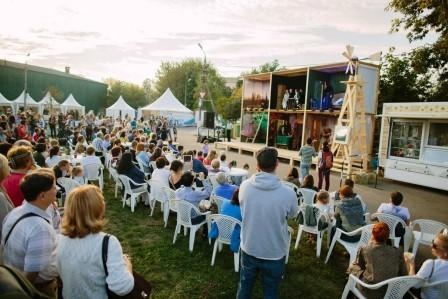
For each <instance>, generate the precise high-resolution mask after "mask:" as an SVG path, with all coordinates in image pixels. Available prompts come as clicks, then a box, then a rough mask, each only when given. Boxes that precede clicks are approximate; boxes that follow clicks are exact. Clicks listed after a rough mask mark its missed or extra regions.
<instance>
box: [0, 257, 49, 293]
mask: <svg viewBox="0 0 448 299" xmlns="http://www.w3.org/2000/svg"><path fill="white" fill-rule="evenodd" d="M0 298H2V299H8V298H10V299H13V298H14V299H31V298H33V299H49V298H50V297H48V296H46V295H44V294H42V293H41V292H39V291H38V290H36V288H35V287H34V286H33V284H32V283H31V282H30V281H29V280H28V279H27V278H26V277H25V276H24V275H23V274H22V273H21V272H20V271H18V270H16V269H14V268H12V267H8V266H5V265H0Z"/></svg>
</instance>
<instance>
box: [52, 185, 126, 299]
mask: <svg viewBox="0 0 448 299" xmlns="http://www.w3.org/2000/svg"><path fill="white" fill-rule="evenodd" d="M104 212H105V203H104V197H103V195H102V193H101V190H100V189H99V188H98V187H96V186H94V185H83V186H79V187H77V188H75V189H73V190H72V191H71V192H70V194H69V195H68V197H67V200H66V202H65V209H64V217H63V219H62V226H61V235H60V237H59V241H58V257H57V262H58V269H59V275H60V277H61V280H62V284H63V286H64V287H63V289H62V295H63V297H64V298H71V299H73V298H86V299H88V298H92V299H94V298H95V299H96V298H104V299H107V298H108V296H107V293H106V288H105V285H106V284H107V287H108V289H109V290H110V291H112V292H113V293H115V294H117V295H119V296H123V295H126V294H129V293H130V292H131V291H132V289H133V287H134V278H133V275H132V264H131V261H130V259H129V258H128V257H127V256H126V255H123V251H122V249H121V245H120V242H119V241H118V239H117V238H116V237H114V236H112V235H110V237H109V245H108V250H107V262H106V267H107V272H108V275H107V276H106V273H105V269H104V267H103V259H102V246H103V239H104V237H105V236H106V234H105V233H103V232H102V230H103V227H104Z"/></svg>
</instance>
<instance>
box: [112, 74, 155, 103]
mask: <svg viewBox="0 0 448 299" xmlns="http://www.w3.org/2000/svg"><path fill="white" fill-rule="evenodd" d="M104 83H106V84H108V85H109V89H110V93H109V94H108V95H107V98H106V105H107V106H110V105H112V104H113V103H115V101H116V100H117V99H118V98H119V97H120V95H121V96H123V98H124V99H125V100H126V102H127V103H128V104H129V105H130V106H132V107H133V108H135V109H137V108H138V107H143V106H145V105H147V101H146V94H145V90H144V89H143V88H142V87H140V86H138V85H137V84H133V83H129V82H124V81H120V80H116V79H113V78H107V79H105V80H104Z"/></svg>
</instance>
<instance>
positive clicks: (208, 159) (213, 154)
mask: <svg viewBox="0 0 448 299" xmlns="http://www.w3.org/2000/svg"><path fill="white" fill-rule="evenodd" d="M204 153H205V152H204ZM217 157H218V154H217V153H216V151H215V150H211V151H210V152H209V153H208V154H207V156H206V158H205V159H204V161H203V163H204V165H211V164H212V161H213V160H215V159H216V158H217Z"/></svg>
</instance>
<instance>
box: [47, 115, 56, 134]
mask: <svg viewBox="0 0 448 299" xmlns="http://www.w3.org/2000/svg"><path fill="white" fill-rule="evenodd" d="M48 125H49V127H50V136H51V138H56V116H54V114H52V115H51V116H50V118H49V119H48Z"/></svg>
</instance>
